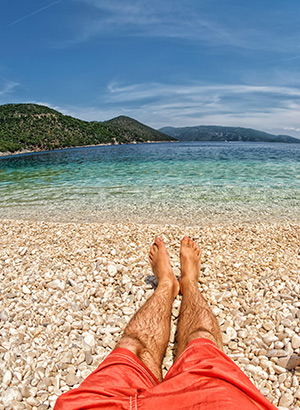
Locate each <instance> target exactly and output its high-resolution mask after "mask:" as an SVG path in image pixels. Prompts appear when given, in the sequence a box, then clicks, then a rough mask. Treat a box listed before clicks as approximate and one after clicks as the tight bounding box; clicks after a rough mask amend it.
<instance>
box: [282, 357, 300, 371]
mask: <svg viewBox="0 0 300 410" xmlns="http://www.w3.org/2000/svg"><path fill="white" fill-rule="evenodd" d="M297 366H300V356H298V355H292V356H291V357H290V358H288V360H287V362H286V364H285V366H283V367H285V368H286V369H287V370H292V369H295V367H297Z"/></svg>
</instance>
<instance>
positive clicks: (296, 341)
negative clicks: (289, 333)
mask: <svg viewBox="0 0 300 410" xmlns="http://www.w3.org/2000/svg"><path fill="white" fill-rule="evenodd" d="M299 347H300V337H299V336H298V335H294V336H293V337H292V348H293V349H294V350H296V349H298V348H299Z"/></svg>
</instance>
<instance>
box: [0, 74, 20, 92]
mask: <svg viewBox="0 0 300 410" xmlns="http://www.w3.org/2000/svg"><path fill="white" fill-rule="evenodd" d="M0 80H1V83H2V84H1V85H0V97H5V96H7V95H8V94H11V93H12V92H13V90H14V89H15V88H16V87H18V86H19V84H18V83H16V82H14V81H9V80H6V79H4V78H3V77H1V76H0Z"/></svg>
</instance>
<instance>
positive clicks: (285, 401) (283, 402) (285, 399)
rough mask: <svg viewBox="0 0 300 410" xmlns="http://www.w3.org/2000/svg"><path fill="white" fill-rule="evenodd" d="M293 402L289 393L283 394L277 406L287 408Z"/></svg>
mask: <svg viewBox="0 0 300 410" xmlns="http://www.w3.org/2000/svg"><path fill="white" fill-rule="evenodd" d="M293 402H294V397H293V396H292V394H291V393H290V392H285V393H283V395H282V396H281V397H280V399H279V402H278V405H279V406H283V407H287V408H289V407H290V406H291V405H292V404H293Z"/></svg>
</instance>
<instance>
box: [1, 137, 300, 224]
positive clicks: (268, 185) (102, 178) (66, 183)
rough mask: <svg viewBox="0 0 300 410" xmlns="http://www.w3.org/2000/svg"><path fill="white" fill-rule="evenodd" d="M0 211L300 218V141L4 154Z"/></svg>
mask: <svg viewBox="0 0 300 410" xmlns="http://www.w3.org/2000/svg"><path fill="white" fill-rule="evenodd" d="M0 217H1V218H29V219H38V220H41V219H42V220H54V221H57V220H59V221H71V220H72V221H73V220H74V221H86V222H88V221H98V222H128V221H129V222H130V221H132V222H141V223H183V224H188V225H194V224H202V223H216V222H225V223H228V222H299V221H300V144H270V143H209V142H185V143H162V144H137V145H119V146H103V147H88V148H75V149H68V150H59V151H52V152H47V153H38V154H25V155H18V156H11V157H2V158H0Z"/></svg>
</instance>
